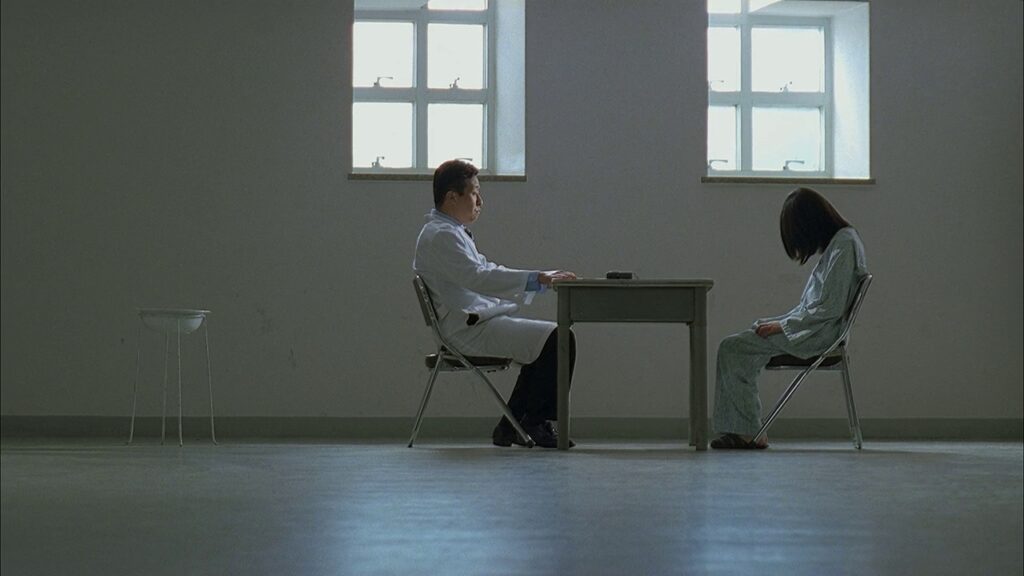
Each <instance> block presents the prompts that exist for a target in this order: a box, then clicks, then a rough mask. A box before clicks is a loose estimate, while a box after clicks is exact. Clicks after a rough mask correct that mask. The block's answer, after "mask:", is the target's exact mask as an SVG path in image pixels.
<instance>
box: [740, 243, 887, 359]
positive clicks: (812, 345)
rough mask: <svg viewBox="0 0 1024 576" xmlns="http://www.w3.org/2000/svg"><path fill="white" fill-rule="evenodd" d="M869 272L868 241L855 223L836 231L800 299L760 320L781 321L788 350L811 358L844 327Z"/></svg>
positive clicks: (794, 354) (784, 348)
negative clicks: (845, 318)
mask: <svg viewBox="0 0 1024 576" xmlns="http://www.w3.org/2000/svg"><path fill="white" fill-rule="evenodd" d="M867 273H868V269H867V265H866V263H865V259H864V245H863V244H862V243H861V241H860V236H859V235H858V234H857V231H856V230H854V229H853V228H852V227H846V228H842V229H840V230H839V231H838V232H836V234H835V236H833V237H832V240H831V241H830V242H829V243H828V246H827V247H826V248H825V251H824V252H822V254H821V258H820V259H819V260H818V263H817V265H816V266H815V267H814V270H812V271H811V276H810V278H808V279H807V286H805V287H804V292H803V295H801V296H800V303H799V304H797V306H796V308H793V309H792V310H790V311H789V312H787V313H785V314H783V315H782V316H775V317H773V318H763V319H761V320H758V321H757V324H764V323H766V322H779V323H780V324H782V331H783V334H784V335H785V337H786V338H785V342H781V341H782V338H779V339H778V341H780V342H779V343H780V344H781V345H782V348H783V350H784V351H785V352H786V353H787V354H791V355H793V356H797V357H800V358H810V357H812V356H815V355H817V354H820V353H822V352H824V351H825V349H826V348H828V347H829V346H831V345H832V343H833V342H835V340H836V338H838V337H839V334H840V332H841V331H842V320H843V314H844V313H845V312H846V310H847V309H849V307H850V303H851V300H852V299H853V296H854V292H855V291H856V289H857V285H858V283H859V281H860V279H861V278H863V277H864V275H866V274H867Z"/></svg>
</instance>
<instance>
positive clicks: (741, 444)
mask: <svg viewBox="0 0 1024 576" xmlns="http://www.w3.org/2000/svg"><path fill="white" fill-rule="evenodd" d="M711 447H712V448H714V449H716V450H763V449H765V448H767V447H768V445H767V444H764V445H758V443H757V442H755V441H753V440H751V441H750V442H747V441H746V440H744V439H743V438H740V436H739V435H738V434H733V433H731V432H727V433H725V434H722V435H721V436H720V437H718V438H715V439H714V440H712V441H711Z"/></svg>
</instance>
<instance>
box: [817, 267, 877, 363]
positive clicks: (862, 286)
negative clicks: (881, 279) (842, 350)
mask: <svg viewBox="0 0 1024 576" xmlns="http://www.w3.org/2000/svg"><path fill="white" fill-rule="evenodd" d="M872 278H874V276H872V275H871V274H865V275H864V277H863V278H861V279H860V283H859V284H857V290H856V291H855V292H854V293H853V301H852V302H850V308H849V309H848V310H847V311H846V314H845V315H843V331H842V333H841V334H840V335H839V338H837V339H836V342H835V344H833V345H832V346H830V347H829V349H828V352H831V351H832V350H835V349H836V348H837V347H838V346H839V345H840V344H849V342H850V330H851V329H852V328H853V323H854V322H855V321H856V320H857V313H858V312H860V305H861V304H863V303H864V295H865V294H867V293H868V286H871V280H872Z"/></svg>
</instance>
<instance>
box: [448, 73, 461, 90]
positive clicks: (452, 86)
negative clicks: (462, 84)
mask: <svg viewBox="0 0 1024 576" xmlns="http://www.w3.org/2000/svg"><path fill="white" fill-rule="evenodd" d="M461 79H462V76H456V77H455V80H452V83H451V84H449V85H448V88H449V89H450V90H458V89H459V80H461Z"/></svg>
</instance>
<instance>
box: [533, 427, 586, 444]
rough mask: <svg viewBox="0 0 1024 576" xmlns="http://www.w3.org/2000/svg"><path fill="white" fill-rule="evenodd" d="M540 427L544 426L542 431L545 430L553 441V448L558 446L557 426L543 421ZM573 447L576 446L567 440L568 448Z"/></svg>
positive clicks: (570, 439)
mask: <svg viewBox="0 0 1024 576" xmlns="http://www.w3.org/2000/svg"><path fill="white" fill-rule="evenodd" d="M542 426H544V429H545V430H547V432H548V434H549V435H550V436H551V437H552V438H554V439H555V446H558V426H556V425H555V423H554V422H552V421H551V420H545V421H544V424H542ZM531 436H532V434H531ZM574 446H576V443H575V442H573V441H572V438H569V448H572V447H574Z"/></svg>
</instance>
